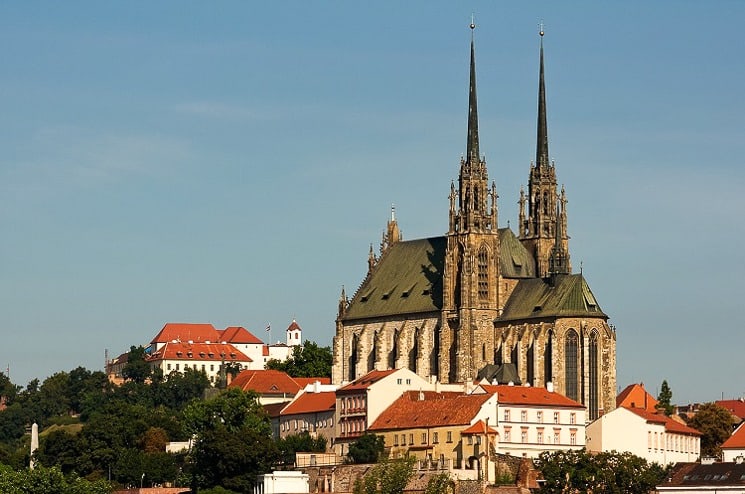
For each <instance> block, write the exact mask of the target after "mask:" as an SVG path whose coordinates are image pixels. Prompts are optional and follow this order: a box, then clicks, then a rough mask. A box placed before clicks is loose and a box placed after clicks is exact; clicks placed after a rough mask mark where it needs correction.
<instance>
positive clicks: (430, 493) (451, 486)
mask: <svg viewBox="0 0 745 494" xmlns="http://www.w3.org/2000/svg"><path fill="white" fill-rule="evenodd" d="M454 493H455V483H454V482H453V479H451V478H450V475H449V474H447V473H440V474H437V475H435V476H434V477H431V478H430V479H429V480H428V481H427V486H426V487H425V488H424V494H454Z"/></svg>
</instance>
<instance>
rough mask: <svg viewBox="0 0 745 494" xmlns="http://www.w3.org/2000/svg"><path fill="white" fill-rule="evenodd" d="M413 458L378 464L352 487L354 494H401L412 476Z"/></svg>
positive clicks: (396, 459) (408, 457)
mask: <svg viewBox="0 0 745 494" xmlns="http://www.w3.org/2000/svg"><path fill="white" fill-rule="evenodd" d="M415 461H416V459H415V458H414V457H413V456H407V457H404V458H395V459H392V460H386V461H384V462H381V463H378V464H377V465H375V467H373V469H372V470H370V471H369V472H368V473H367V474H366V475H365V476H364V477H362V479H360V480H358V481H357V482H356V483H355V485H354V494H401V493H402V492H403V491H404V489H405V488H406V484H408V483H409V480H410V479H411V477H412V476H413V475H414V462H415Z"/></svg>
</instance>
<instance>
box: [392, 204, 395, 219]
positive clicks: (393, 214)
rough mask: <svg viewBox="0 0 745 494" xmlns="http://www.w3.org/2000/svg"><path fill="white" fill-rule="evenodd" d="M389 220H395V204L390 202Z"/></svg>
mask: <svg viewBox="0 0 745 494" xmlns="http://www.w3.org/2000/svg"><path fill="white" fill-rule="evenodd" d="M391 221H396V205H395V204H393V203H391Z"/></svg>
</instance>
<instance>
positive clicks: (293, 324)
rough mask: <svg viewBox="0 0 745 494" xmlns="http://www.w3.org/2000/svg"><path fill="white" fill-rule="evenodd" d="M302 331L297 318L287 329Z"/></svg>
mask: <svg viewBox="0 0 745 494" xmlns="http://www.w3.org/2000/svg"><path fill="white" fill-rule="evenodd" d="M296 330H297V331H302V329H301V328H300V325H299V324H298V323H297V321H296V320H295V319H293V320H292V322H291V323H290V325H289V326H287V331H296Z"/></svg>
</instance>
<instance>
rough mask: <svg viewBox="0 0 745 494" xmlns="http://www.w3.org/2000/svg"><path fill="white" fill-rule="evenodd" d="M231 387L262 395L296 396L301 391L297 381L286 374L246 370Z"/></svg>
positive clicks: (273, 371)
mask: <svg viewBox="0 0 745 494" xmlns="http://www.w3.org/2000/svg"><path fill="white" fill-rule="evenodd" d="M229 387H237V388H241V389H242V390H243V391H248V390H251V391H255V392H257V393H259V394H262V395H266V394H284V395H295V394H296V393H297V392H298V391H300V389H301V388H300V385H299V384H298V383H297V381H295V380H294V379H293V378H291V377H290V376H289V375H288V374H287V373H286V372H282V371H277V370H244V371H243V372H241V373H240V374H238V375H237V376H235V379H233V382H231V383H230V385H229Z"/></svg>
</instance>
